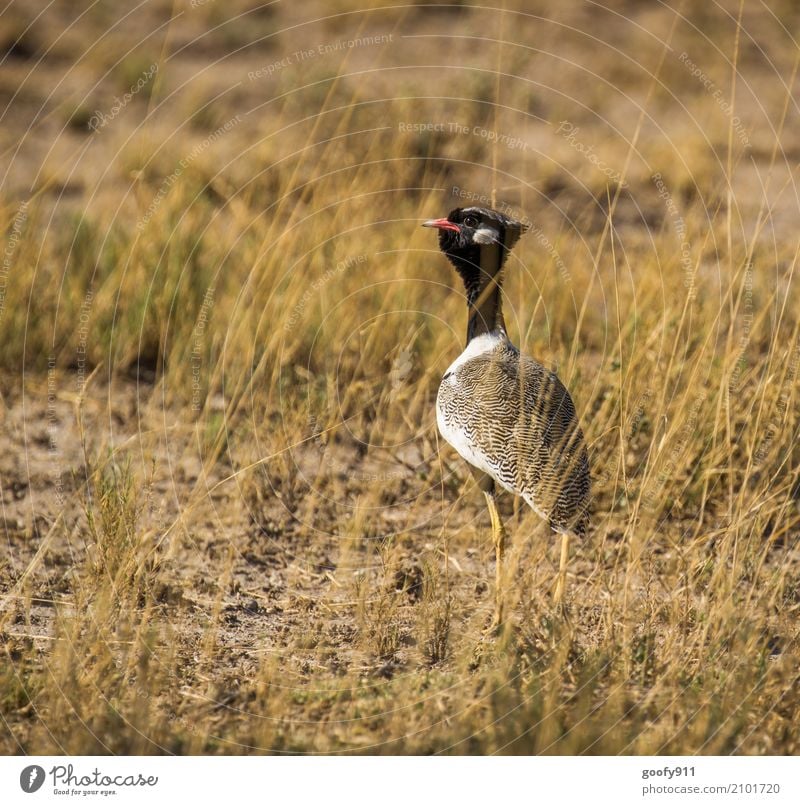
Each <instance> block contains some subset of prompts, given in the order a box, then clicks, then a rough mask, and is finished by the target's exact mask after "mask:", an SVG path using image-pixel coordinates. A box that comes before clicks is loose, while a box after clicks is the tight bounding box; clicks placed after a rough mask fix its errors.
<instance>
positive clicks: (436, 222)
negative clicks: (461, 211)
mask: <svg viewBox="0 0 800 805" xmlns="http://www.w3.org/2000/svg"><path fill="white" fill-rule="evenodd" d="M423 226H430V227H433V228H434V229H450V230H452V231H453V232H460V231H461V229H459V226H458V224H454V223H453V222H452V221H448V220H447V218H431V220H430V221H425V223H424V224H423Z"/></svg>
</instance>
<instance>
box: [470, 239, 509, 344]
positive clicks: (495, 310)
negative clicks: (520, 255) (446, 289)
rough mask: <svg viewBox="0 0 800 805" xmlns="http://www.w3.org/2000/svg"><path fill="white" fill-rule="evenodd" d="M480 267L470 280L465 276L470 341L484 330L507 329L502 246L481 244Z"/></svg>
mask: <svg viewBox="0 0 800 805" xmlns="http://www.w3.org/2000/svg"><path fill="white" fill-rule="evenodd" d="M475 257H476V258H477V261H476V262H477V263H478V271H475V272H473V273H472V274H471V275H470V277H469V280H470V281H469V282H468V281H467V279H466V278H465V280H464V286H465V288H466V292H467V313H468V316H469V320H468V322H467V343H468V344H469V342H470V341H472V339H473V338H475V337H476V336H479V335H483V334H484V333H491V332H494V331H495V330H497V329H500V330H503V331H505V329H506V326H505V322H504V321H503V287H502V286H503V272H502V269H503V257H504V255H503V246H502V244H499V243H492V244H490V245H488V246H481V247H479V252H478V253H477V254H476V255H475Z"/></svg>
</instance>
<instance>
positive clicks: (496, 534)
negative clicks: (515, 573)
mask: <svg viewBox="0 0 800 805" xmlns="http://www.w3.org/2000/svg"><path fill="white" fill-rule="evenodd" d="M483 494H484V495H485V496H486V505H487V506H488V507H489V517H490V518H491V520H492V542H494V550H495V561H496V564H495V587H494V595H495V609H494V620H493V621H492V627H496V626H500V624H502V622H503V599H504V595H505V589H504V587H505V585H504V580H503V577H504V575H505V574H504V572H503V570H504V568H503V555H504V553H505V547H506V530H505V528H504V527H503V521H502V520H501V519H500V512H499V511H497V501H496V500H495V498H494V489H492V490H491V491H488V492H487V491H486V490H484V492H483Z"/></svg>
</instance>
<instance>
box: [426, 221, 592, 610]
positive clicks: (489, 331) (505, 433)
mask: <svg viewBox="0 0 800 805" xmlns="http://www.w3.org/2000/svg"><path fill="white" fill-rule="evenodd" d="M422 225H423V226H426V227H431V228H434V229H437V230H438V231H439V232H438V234H439V248H440V249H441V251H442V252H443V253H444V254H445V256H446V257H447V258H448V260H449V261H450V262H451V263H452V265H453V267H454V268H455V270H456V272H457V273H458V274H459V276H460V277H461V280H462V281H463V283H464V290H465V294H466V301H467V339H466V347H465V349H464V351H463V352H462V353H461V354H460V355H459V356H458V357H457V358H456V359H455V361H453V363H452V364H451V365H450V367H449V368H448V369H447V371H446V372H445V373H444V375H443V377H442V379H441V382H440V385H439V390H438V393H437V396H436V422H437V426H438V429H439V432H440V433H441V435H442V437H443V439H444V440H445V441H446V442H448V443H449V444H450V445H451V446H452V447H453V448H454V449H455V451H456V452H457V453H458V454H459V455H460V456H461V457H462V458H463V459H464V460H465V461H466V462H467V463H468V464H469V465H470V468H471V470H472V472H473V473H474V475H475V477H476V480H477V483H478V486H479V488H480V489H481V490H482V491H483V493H484V496H485V499H486V504H487V506H488V509H489V516H490V520H491V525H492V540H493V543H494V547H495V560H496V570H495V573H496V576H495V612H494V618H493V625H494V626H499V625H501V624H502V623H503V616H504V611H503V601H504V563H503V559H504V552H505V546H506V540H507V535H506V530H505V527H504V525H503V522H502V520H501V518H500V514H499V511H498V508H497V494H498V491H499V490H506V491H508V492H511V493H512V494H514V495H518V496H520V497H521V498H522V499H523V500H524V501H525V502H526V503H527V504H528V505H529V506H530V507H531V508H532V509H533V510H534V511H535V512H536V513H537V514H538V515H539V516H540V517H542V518H543V519H544V520H546V521H547V522H548V523H549V526H550V528H551V529H552V530H553V531H554V532H556V533H557V534H560V535H561V553H560V562H559V572H558V575H557V579H556V585H555V589H554V592H553V599H554V603H555V604H556V605H558V606H562V602H563V596H564V592H565V588H566V571H567V563H568V555H569V539H570V536H575V537H577V538H582V537H584V536H585V534H586V531H587V528H588V524H589V503H590V489H591V482H590V470H589V457H588V452H587V450H586V443H585V440H584V437H583V431H582V430H581V427H580V423H579V421H578V416H577V414H576V412H575V404H574V402H573V400H572V397H571V396H570V394H569V392H568V391H567V389H566V388H565V387H564V384H563V383H562V382H561V381H560V380H559V379H558V377H557V376H556V375H555V373H554V372H552V371H550V370H549V369H547V368H545V367H544V366H542V364H541V363H539V362H538V361H536V360H534V359H533V358H531V357H529V356H527V355H523V354H521V353H520V350H519V349H518V348H517V347H516V346H514V344H512V343H511V341H510V340H509V337H508V334H507V332H506V326H505V322H504V320H503V309H502V301H503V289H502V284H503V272H504V265H505V263H506V260H507V258H508V255H509V253H510V252H511V249H512V248H513V247H514V245H515V244H516V243H517V241H518V240H519V238H520V237H521V235H522V234H523V233H524V232H525V230H526V229H527V228H528V227H527V225H526V224H524V223H523V222H521V221H518V220H516V219H515V218H513V217H511V216H510V215H507V214H505V213H504V212H498V211H497V210H494V209H488V208H484V207H463V208H462V207H459V208H457V209H454V210H452V211H451V212H450V213H449V215H448V216H447V217H446V218H436V219H432V220H429V221H425V222H424V223H423V224H422Z"/></svg>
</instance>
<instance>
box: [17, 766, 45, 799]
mask: <svg viewBox="0 0 800 805" xmlns="http://www.w3.org/2000/svg"><path fill="white" fill-rule="evenodd" d="M43 782H44V769H43V768H42V767H41V766H26V767H25V768H24V769H23V770H22V773H21V774H20V775H19V785H20V788H21V789H22V790H23V791H24V792H25V793H26V794H33V793H34V792H35V791H38V790H39V789H40V788H41V787H42V783H43Z"/></svg>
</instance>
